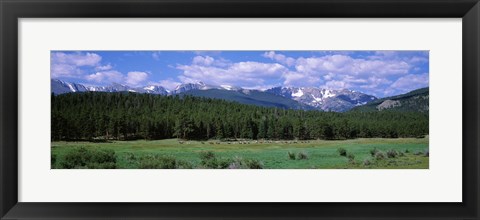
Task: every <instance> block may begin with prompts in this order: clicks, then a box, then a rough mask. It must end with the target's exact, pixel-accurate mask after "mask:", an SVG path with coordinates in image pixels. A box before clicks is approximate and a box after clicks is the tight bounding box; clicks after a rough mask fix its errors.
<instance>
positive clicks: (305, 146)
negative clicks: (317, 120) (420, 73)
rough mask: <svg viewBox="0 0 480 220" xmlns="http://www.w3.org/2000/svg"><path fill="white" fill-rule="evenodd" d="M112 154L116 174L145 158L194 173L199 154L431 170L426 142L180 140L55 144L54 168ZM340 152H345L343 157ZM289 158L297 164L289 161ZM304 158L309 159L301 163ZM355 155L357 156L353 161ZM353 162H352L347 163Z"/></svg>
mask: <svg viewBox="0 0 480 220" xmlns="http://www.w3.org/2000/svg"><path fill="white" fill-rule="evenodd" d="M78 147H85V148H86V149H111V150H113V151H114V152H115V158H116V168H117V169H136V168H140V167H139V165H138V164H137V163H135V162H134V161H133V162H132V158H139V157H147V156H152V155H153V156H155V155H157V156H168V157H170V158H175V159H176V160H180V161H185V162H187V163H189V164H190V165H191V166H192V167H193V168H199V167H200V168H202V166H201V164H202V160H201V159H200V154H201V153H202V152H207V151H210V152H213V153H214V155H215V156H216V157H217V158H220V159H222V158H223V159H232V158H244V159H254V160H257V161H260V162H261V164H262V165H263V168H264V169H344V168H353V169H355V168H356V169H372V168H374V169H428V167H429V157H428V154H425V152H428V137H427V138H398V139H381V138H372V139H352V140H332V141H326V140H310V141H296V142H294V141H272V142H271V143H270V142H263V143H260V142H255V141H249V142H248V143H247V142H246V141H245V142H220V141H205V142H201V141H185V142H180V141H178V140H176V139H168V140H157V141H144V140H138V141H113V142H110V143H92V142H53V143H52V157H54V158H55V160H54V161H52V168H61V167H59V164H61V163H62V160H66V159H65V154H68V152H69V151H71V150H72V149H76V148H78ZM339 148H343V149H345V150H346V151H347V155H344V156H341V155H340V153H339V152H338V149H339ZM374 148H376V149H377V150H378V151H380V152H382V153H384V156H385V157H384V158H382V157H381V156H382V155H380V158H378V157H376V156H372V155H371V152H370V151H371V150H372V149H374ZM389 150H395V151H396V152H397V153H398V155H396V156H395V157H388V156H387V152H388V151H389ZM289 152H290V153H291V154H292V155H293V154H294V155H295V156H293V157H295V159H292V158H293V157H292V158H290V157H289ZM300 153H303V154H304V155H306V158H303V159H299V154H300ZM350 155H353V156H350ZM349 156H350V157H354V158H353V159H352V158H350V159H349V158H348V157H349Z"/></svg>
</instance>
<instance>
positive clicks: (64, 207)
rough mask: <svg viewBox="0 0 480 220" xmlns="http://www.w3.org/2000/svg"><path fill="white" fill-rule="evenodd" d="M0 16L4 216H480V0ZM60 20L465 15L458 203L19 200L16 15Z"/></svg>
mask: <svg viewBox="0 0 480 220" xmlns="http://www.w3.org/2000/svg"><path fill="white" fill-rule="evenodd" d="M0 16H1V17H0V19H1V21H0V23H1V38H0V52H1V59H0V67H1V74H0V83H1V84H0V126H1V127H0V129H1V130H0V184H1V187H0V218H1V219H104V218H109V219H120V218H121V219H193V218H198V219H479V198H480V197H479V187H480V184H479V158H480V154H479V149H478V148H479V146H478V135H479V133H478V132H479V130H478V126H479V102H478V100H479V97H480V91H479V85H480V84H479V61H480V57H479V53H480V47H479V46H480V44H479V41H480V33H479V31H480V23H479V22H480V5H479V3H478V0H256V1H254V0H243V1H241V0H142V1H135V0H118V1H109V0H100V1H94V0H62V1H59V0H38V1H34V0H0ZM57 17H68V18H84V17H89V18H105V17H108V18H120V17H125V18H132V17H213V18H226V17H262V18H264V17H271V18H277V17H285V18H293V17H304V18H310V17H348V18H352V17H371V18H379V19H381V18H392V17H395V18H396V17H402V18H403V17H406V18H426V17H431V18H444V17H456V18H462V21H463V22H462V35H463V39H462V40H463V42H462V44H463V46H462V49H463V63H462V65H463V73H462V77H463V79H462V84H463V85H462V101H463V106H462V107H463V110H462V111H463V125H462V126H463V146H462V148H463V170H462V172H463V173H462V176H463V202H461V203H22V202H18V195H17V192H18V153H17V146H18V139H17V138H18V88H19V87H18V66H17V64H18V22H17V21H18V19H19V18H57ZM446 43H448V42H446ZM452 74H460V73H452ZM446 117H448V116H446ZM445 126H448V125H445Z"/></svg>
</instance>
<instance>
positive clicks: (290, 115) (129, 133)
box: [51, 92, 428, 141]
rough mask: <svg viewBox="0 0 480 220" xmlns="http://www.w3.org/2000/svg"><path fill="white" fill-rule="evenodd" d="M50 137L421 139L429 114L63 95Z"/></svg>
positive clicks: (57, 99) (57, 98) (55, 102)
mask: <svg viewBox="0 0 480 220" xmlns="http://www.w3.org/2000/svg"><path fill="white" fill-rule="evenodd" d="M51 101H52V102H51V109H52V114H51V116H52V118H51V122H52V126H51V129H52V130H51V132H52V133H51V134H52V135H51V138H52V140H53V141H60V140H95V139H97V140H98V139H105V140H133V139H147V140H156V139H167V138H180V139H185V140H208V139H222V140H234V139H257V140H258V139H268V140H293V139H299V140H307V139H351V138H360V137H362V138H372V137H382V138H397V137H421V136H424V135H427V134H428V113H420V112H394V111H380V112H345V113H337V112H321V111H304V110H286V109H280V108H267V107H260V106H254V105H244V104H239V103H235V102H229V101H224V100H219V99H208V98H200V97H192V96H183V97H179V96H160V95H151V94H138V93H103V92H85V93H67V94H62V95H53V94H52V96H51Z"/></svg>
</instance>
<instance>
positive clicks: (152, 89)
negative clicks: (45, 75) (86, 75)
mask: <svg viewBox="0 0 480 220" xmlns="http://www.w3.org/2000/svg"><path fill="white" fill-rule="evenodd" d="M50 83H51V88H52V92H53V93H54V94H63V93H68V92H87V91H91V92H137V93H149V94H158V95H168V91H167V90H166V89H165V88H163V87H161V86H153V85H152V86H145V87H137V88H132V87H130V86H127V85H122V84H118V83H112V85H110V86H84V85H82V84H78V83H70V82H64V81H61V80H58V79H52V80H51V82H50Z"/></svg>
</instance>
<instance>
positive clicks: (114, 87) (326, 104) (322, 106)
mask: <svg viewBox="0 0 480 220" xmlns="http://www.w3.org/2000/svg"><path fill="white" fill-rule="evenodd" d="M51 88H52V93H54V94H63V93H69V92H87V91H92V92H135V93H148V94H157V95H165V96H166V95H192V96H201V97H208V98H215V99H224V100H229V101H236V102H240V103H243V104H254V105H259V106H268V107H280V108H287V109H304V110H320V111H334V112H345V111H350V110H352V109H357V107H359V106H365V105H368V104H369V103H377V102H378V100H383V101H385V98H381V99H378V98H377V97H375V96H373V95H368V94H365V93H361V92H357V91H353V90H348V89H341V90H333V89H324V88H316V87H280V86H277V87H273V88H270V89H266V90H256V89H243V88H241V87H236V86H230V85H220V86H214V85H208V84H206V83H203V82H197V83H184V84H180V85H178V86H177V87H176V88H175V89H174V90H172V91H168V90H167V89H165V88H164V87H162V86H158V85H147V86H141V87H131V86H128V85H122V84H118V83H112V84H111V85H110V86H85V85H82V84H80V83H71V82H65V81H62V80H58V79H51ZM403 95H404V94H403ZM399 96H401V95H399ZM387 98H389V99H392V97H387ZM379 104H381V103H379ZM379 104H377V105H379ZM395 105H398V103H397V102H395V101H389V102H386V103H384V105H382V106H381V107H380V108H389V107H390V106H395ZM369 110H371V109H369ZM360 111H362V109H360Z"/></svg>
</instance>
